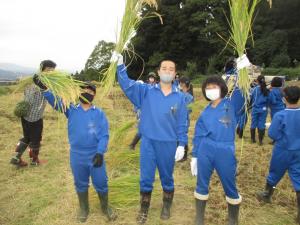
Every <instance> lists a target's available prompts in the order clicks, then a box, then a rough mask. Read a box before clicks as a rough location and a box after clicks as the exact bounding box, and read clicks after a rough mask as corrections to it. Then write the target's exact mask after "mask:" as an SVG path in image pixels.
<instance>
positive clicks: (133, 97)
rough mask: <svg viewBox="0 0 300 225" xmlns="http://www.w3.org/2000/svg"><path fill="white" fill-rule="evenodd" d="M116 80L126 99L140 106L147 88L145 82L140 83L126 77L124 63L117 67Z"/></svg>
mask: <svg viewBox="0 0 300 225" xmlns="http://www.w3.org/2000/svg"><path fill="white" fill-rule="evenodd" d="M117 74H118V82H119V84H120V86H121V89H122V90H123V92H124V93H125V95H126V96H127V97H128V99H129V100H130V101H131V102H132V103H133V104H134V105H135V106H136V107H138V108H141V105H142V102H143V99H144V97H145V95H146V93H147V90H148V89H149V86H148V85H147V84H141V83H139V82H136V81H135V80H131V79H130V78H129V77H128V74H127V70H126V67H125V65H124V64H123V65H120V66H118V68H117Z"/></svg>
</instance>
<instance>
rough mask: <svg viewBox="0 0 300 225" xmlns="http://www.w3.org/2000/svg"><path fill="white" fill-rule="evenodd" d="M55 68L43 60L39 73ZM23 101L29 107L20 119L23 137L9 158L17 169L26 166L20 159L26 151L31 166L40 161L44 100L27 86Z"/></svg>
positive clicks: (37, 89) (32, 86)
mask: <svg viewBox="0 0 300 225" xmlns="http://www.w3.org/2000/svg"><path fill="white" fill-rule="evenodd" d="M55 67H56V64H55V62H53V61H51V60H44V61H42V62H41V63H40V71H41V72H49V71H52V70H54V69H55ZM24 101H26V102H28V103H29V105H30V107H29V111H28V113H27V115H26V116H24V117H21V122H22V128H23V137H22V138H21V139H20V140H19V142H18V144H17V147H16V149H15V152H16V154H15V156H14V157H12V158H11V160H10V163H11V164H13V165H16V166H18V167H25V166H27V165H28V163H27V162H25V161H24V160H23V159H22V155H23V153H24V152H25V150H26V149H27V147H29V148H30V150H29V157H30V159H31V163H30V164H31V165H33V166H37V165H39V164H40V163H41V162H42V161H41V160H40V159H39V152H40V146H41V140H42V132H43V114H44V110H45V107H46V101H45V98H44V96H43V94H42V92H41V91H40V89H39V88H37V87H36V86H35V85H33V84H32V85H29V86H27V87H26V88H25V90H24Z"/></svg>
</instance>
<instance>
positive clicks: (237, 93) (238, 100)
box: [230, 88, 246, 116]
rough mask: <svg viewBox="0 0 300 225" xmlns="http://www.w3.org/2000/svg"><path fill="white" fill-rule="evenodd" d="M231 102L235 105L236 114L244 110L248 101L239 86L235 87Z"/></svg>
mask: <svg viewBox="0 0 300 225" xmlns="http://www.w3.org/2000/svg"><path fill="white" fill-rule="evenodd" d="M230 102H231V104H232V105H233V108H234V111H235V115H236V116H237V115H239V114H241V113H242V112H243V109H244V107H245V104H246V102H245V97H244V96H243V94H242V92H241V90H240V89H238V88H236V89H234V91H233V93H232V95H231V97H230Z"/></svg>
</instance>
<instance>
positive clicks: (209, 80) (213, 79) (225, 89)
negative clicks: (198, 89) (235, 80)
mask: <svg viewBox="0 0 300 225" xmlns="http://www.w3.org/2000/svg"><path fill="white" fill-rule="evenodd" d="M209 84H215V85H218V86H219V87H220V89H221V98H224V97H225V96H226V95H227V93H228V87H227V85H226V83H225V81H224V80H223V79H222V78H221V77H219V76H211V77H208V78H207V79H206V80H205V81H204V82H203V84H202V93H203V96H204V97H205V98H206V100H208V101H211V100H210V99H209V98H207V96H206V93H205V89H206V87H207V85H209Z"/></svg>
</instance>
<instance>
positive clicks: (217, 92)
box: [205, 88, 220, 101]
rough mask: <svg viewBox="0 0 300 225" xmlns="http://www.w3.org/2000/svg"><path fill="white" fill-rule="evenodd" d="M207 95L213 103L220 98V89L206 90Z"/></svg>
mask: <svg viewBox="0 0 300 225" xmlns="http://www.w3.org/2000/svg"><path fill="white" fill-rule="evenodd" d="M205 94H206V97H207V98H208V99H210V100H211V101H215V100H217V99H218V98H220V89H219V88H214V89H205Z"/></svg>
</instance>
